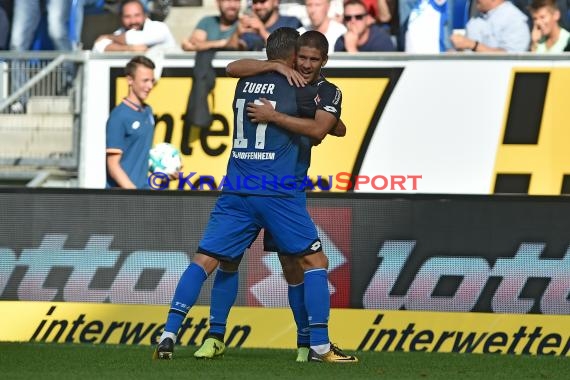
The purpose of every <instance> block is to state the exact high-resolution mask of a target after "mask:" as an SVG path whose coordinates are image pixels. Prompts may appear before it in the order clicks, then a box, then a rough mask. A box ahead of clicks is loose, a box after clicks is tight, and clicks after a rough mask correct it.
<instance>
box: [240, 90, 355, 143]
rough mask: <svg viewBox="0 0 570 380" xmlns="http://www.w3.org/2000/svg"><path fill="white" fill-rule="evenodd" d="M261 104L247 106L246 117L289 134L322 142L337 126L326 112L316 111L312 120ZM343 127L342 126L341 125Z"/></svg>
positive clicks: (264, 100)
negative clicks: (281, 129) (276, 126)
mask: <svg viewBox="0 0 570 380" xmlns="http://www.w3.org/2000/svg"><path fill="white" fill-rule="evenodd" d="M259 100H260V102H261V103H262V104H254V103H248V104H247V116H248V117H249V118H250V119H251V121H253V122H254V123H269V122H270V123H274V124H277V125H278V126H280V127H281V128H283V129H286V130H288V131H290V132H293V133H296V134H299V135H303V136H307V137H310V138H312V139H313V140H316V141H317V142H320V141H322V140H323V139H324V138H325V136H326V135H327V134H328V133H329V131H331V130H332V129H333V128H334V127H335V125H336V124H337V118H336V117H335V116H334V115H333V114H331V113H328V112H326V111H323V110H321V109H318V110H317V111H316V113H315V118H314V119H308V118H300V117H294V116H289V115H286V114H284V113H281V112H278V111H276V110H275V109H274V108H273V106H272V105H271V103H270V102H269V101H268V100H267V99H265V98H261V99H259ZM343 125H344V124H343Z"/></svg>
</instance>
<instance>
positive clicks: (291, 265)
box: [279, 255, 304, 285]
mask: <svg viewBox="0 0 570 380" xmlns="http://www.w3.org/2000/svg"><path fill="white" fill-rule="evenodd" d="M279 261H280V262H281V267H282V268H283V276H284V277H285V281H287V283H288V284H289V285H298V284H300V283H302V282H303V273H304V271H303V268H302V267H301V264H300V262H299V258H298V257H294V256H281V255H280V256H279Z"/></svg>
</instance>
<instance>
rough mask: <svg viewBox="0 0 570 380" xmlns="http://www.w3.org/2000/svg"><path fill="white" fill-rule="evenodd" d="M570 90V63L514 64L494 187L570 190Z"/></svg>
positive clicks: (545, 191)
mask: <svg viewBox="0 0 570 380" xmlns="http://www.w3.org/2000/svg"><path fill="white" fill-rule="evenodd" d="M569 93H570V69H568V68H548V69H536V68H533V69H526V68H525V69H515V70H513V74H512V80H511V94H510V99H508V101H507V111H506V113H505V114H506V115H505V120H504V122H503V132H502V134H501V141H500V142H499V147H498V150H497V157H496V161H495V178H494V179H495V181H494V183H492V187H491V192H492V193H522V194H532V195H559V194H570V154H569V153H568V149H569V148H568V147H569V146H570V107H569V106H568V100H567V99H568V94H569ZM480 112H485V110H480Z"/></svg>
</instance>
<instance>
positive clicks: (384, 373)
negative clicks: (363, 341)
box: [0, 343, 570, 380]
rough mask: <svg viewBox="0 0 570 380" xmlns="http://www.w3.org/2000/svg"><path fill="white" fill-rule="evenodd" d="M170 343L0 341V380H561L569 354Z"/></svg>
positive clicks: (569, 370)
mask: <svg viewBox="0 0 570 380" xmlns="http://www.w3.org/2000/svg"><path fill="white" fill-rule="evenodd" d="M195 349H196V348H195V347H177V349H176V351H175V353H174V355H175V357H174V360H172V361H153V360H152V359H151V357H152V348H151V347H149V346H127V345H80V344H42V343H25V344H21V343H0V378H2V379H95V378H97V379H105V380H111V379H137V380H142V379H161V380H169V379H179V378H184V379H215V380H222V379H244V380H250V379H268V378H271V379H273V378H279V379H297V380H299V379H305V378H307V379H327V380H328V379H350V380H353V379H445V380H455V379H461V380H463V379H477V380H483V379H568V378H570V360H569V358H566V357H553V356H540V357H537V356H511V355H481V354H444V353H423V352H414V353H407V352H356V355H357V356H358V357H359V359H360V362H359V363H358V364H322V363H296V362H295V351H294V350H269V349H238V348H229V349H228V351H227V352H226V354H225V355H224V356H223V357H221V358H217V359H214V360H197V359H195V358H194V357H193V356H192V354H193V353H194V351H195Z"/></svg>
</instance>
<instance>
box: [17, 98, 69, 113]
mask: <svg viewBox="0 0 570 380" xmlns="http://www.w3.org/2000/svg"><path fill="white" fill-rule="evenodd" d="M27 107H28V109H27V113H28V114H29V115H42V114H48V115H52V114H70V113H71V112H72V111H73V108H72V107H73V103H72V101H71V97H69V96H34V97H31V98H30V99H29V100H28V104H27Z"/></svg>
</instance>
